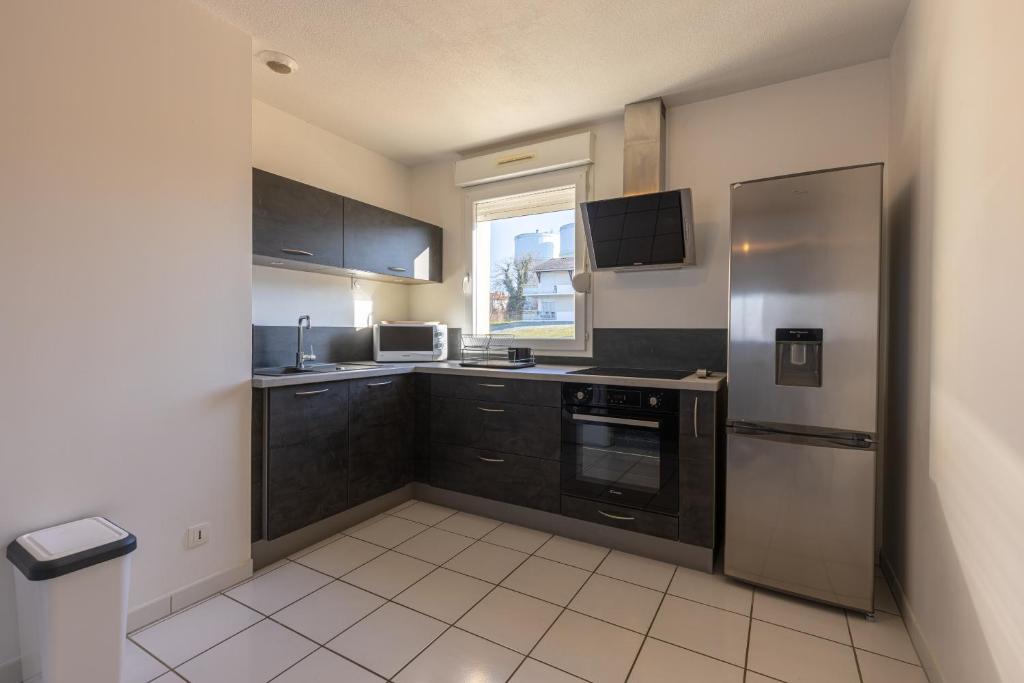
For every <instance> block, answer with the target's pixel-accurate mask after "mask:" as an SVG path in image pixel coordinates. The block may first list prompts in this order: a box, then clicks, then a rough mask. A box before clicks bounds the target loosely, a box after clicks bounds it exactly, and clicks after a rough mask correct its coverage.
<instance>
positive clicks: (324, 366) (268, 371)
mask: <svg viewBox="0 0 1024 683" xmlns="http://www.w3.org/2000/svg"><path fill="white" fill-rule="evenodd" d="M390 367H393V366H390V365H377V364H375V363H367V364H365V365H360V364H358V363H344V364H342V363H317V364H316V365H307V366H306V367H304V368H302V369H299V368H297V367H295V366H294V365H287V366H284V367H276V368H256V369H255V370H253V371H252V374H254V375H263V376H264V377H267V376H269V377H281V376H284V375H309V374H315V373H318V372H319V373H324V372H355V371H356V370H373V369H377V368H390Z"/></svg>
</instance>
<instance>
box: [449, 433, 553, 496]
mask: <svg viewBox="0 0 1024 683" xmlns="http://www.w3.org/2000/svg"><path fill="white" fill-rule="evenodd" d="M430 480H431V481H430V483H431V484H432V485H433V486H437V487H439V488H443V489H451V490H452V491H459V492H461V493H469V494H471V495H474V496H480V497H481V498H490V499H492V500H500V501H503V502H505V503H512V504H514V505H523V506H525V507H530V508H536V509H538V510H547V511H548V512H558V495H559V494H558V482H559V471H558V462H557V461H554V460H544V459H542V458H530V457H527V456H523V455H512V454H509V453H496V452H494V451H486V450H479V449H475V448H462V447H459V446H446V445H442V444H433V445H432V446H431V459H430Z"/></svg>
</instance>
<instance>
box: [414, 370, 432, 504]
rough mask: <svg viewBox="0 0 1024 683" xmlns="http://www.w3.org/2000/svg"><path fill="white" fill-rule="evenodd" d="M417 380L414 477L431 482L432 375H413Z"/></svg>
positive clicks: (417, 479) (427, 482) (425, 482)
mask: <svg viewBox="0 0 1024 683" xmlns="http://www.w3.org/2000/svg"><path fill="white" fill-rule="evenodd" d="M413 378H414V379H415V381H416V415H415V427H414V431H415V452H414V456H413V458H414V461H413V479H415V480H416V481H419V482H423V483H424V484H429V483H430V385H431V377H430V375H421V374H419V373H416V374H415V375H413Z"/></svg>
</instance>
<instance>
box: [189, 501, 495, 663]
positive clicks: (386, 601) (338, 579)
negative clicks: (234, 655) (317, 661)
mask: <svg viewBox="0 0 1024 683" xmlns="http://www.w3.org/2000/svg"><path fill="white" fill-rule="evenodd" d="M417 502H419V501H417ZM413 504H415V503H413ZM405 507H411V505H407V506H405ZM403 509H405V508H403ZM381 514H382V515H383V514H387V513H386V512H385V513H381ZM453 514H454V513H453ZM392 516H394V515H392ZM450 516H451V515H449V517H450ZM399 519H405V518H404V517H402V518H399ZM445 519H447V517H445ZM378 521H382V520H378ZM406 521H415V520H406ZM440 521H444V520H440ZM440 521H439V522H438V523H440ZM376 523H377V522H374V523H373V524H369V525H367V526H366V527H363V528H368V527H371V526H374V524H376ZM417 524H420V522H417ZM431 528H433V526H431V525H424V528H423V529H421V530H420V531H418V532H416V533H415V534H413V535H412V536H410V537H409V538H408V539H405V540H406V541H407V540H410V539H412V538H415V537H416V536H419V535H420V534H422V533H424V532H425V531H427V529H431ZM341 535H343V536H347V534H343V533H342V534H341ZM351 538H355V539H356V540H359V541H362V540H363V539H360V538H357V537H355V536H352V537H351ZM338 540H341V539H340V538H337V539H335V541H338ZM363 542H364V543H370V541H363ZM331 543H334V541H332V542H331ZM331 543H324V544H323V545H320V546H319V547H317V548H315V549H314V550H312V551H310V553H312V552H315V551H316V550H319V549H320V548H324V547H327V546H328V545H331ZM402 543H405V541H402ZM370 544H371V545H374V546H376V547H378V548H383V549H384V550H385V552H387V551H388V550H391V548H387V547H385V546H381V545H377V544H376V543H370ZM399 545H401V543H400V544H399ZM310 553H303V555H301V556H300V558H301V557H305V556H306V555H308V554H310ZM384 554H385V553H381V554H380V555H377V556H375V557H372V558H370V559H369V560H367V561H366V562H363V563H362V564H360V565H358V566H356V567H353V568H352V569H351V570H349V571H348V572H346V573H345V574H343V575H342V576H347V575H348V574H350V573H352V572H354V571H356V570H357V569H359V568H360V567H363V566H364V565H366V564H369V563H370V562H373V561H374V560H375V559H377V558H378V557H381V556H382V555H384ZM406 557H412V556H411V555H407V556H406ZM284 559H285V560H287V562H290V563H294V564H298V565H300V566H302V567H304V568H306V569H309V570H311V571H314V572H316V573H318V574H321V575H322V576H326V577H328V578H330V579H331V581H329V582H328V583H326V584H324V585H323V586H321V587H320V588H317V589H316V590H314V591H311V592H310V593H307V594H305V595H303V596H302V597H300V598H298V599H297V600H294V601H292V602H290V603H288V604H287V605H285V606H283V607H281V608H280V609H278V610H276V611H274V612H273V613H271V615H267V616H265V620H267V621H271V622H273V623H274V624H277V625H278V626H281V627H282V628H285V629H287V630H289V631H291V632H293V633H295V634H297V635H299V636H301V637H302V638H304V639H306V640H308V641H310V642H311V643H313V644H314V645H316V648H315V649H314V650H313V651H312V652H310V653H309V654H308V655H306V656H305V657H302V658H300V659H299V660H298V661H296V662H294V663H292V664H291V665H289V666H288V667H287V668H286V669H285V670H284V671H282V672H281V673H279V674H277V675H276V676H274V677H273V678H272V679H271V680H274V679H275V678H278V677H280V676H282V675H283V674H284V673H285V671H288V669H291V668H292V667H294V666H296V665H297V664H298V663H299V662H301V661H302V660H304V659H306V658H307V657H310V656H312V655H313V654H314V653H315V652H316V651H317V650H320V649H324V650H327V651H328V652H330V653H332V654H335V655H337V656H339V657H341V658H342V659H344V660H345V661H348V662H351V663H353V664H355V665H356V666H358V667H359V668H361V669H363V670H365V671H369V672H370V673H372V674H373V675H375V676H378V677H379V676H380V674H378V673H377V672H376V671H373V670H372V669H370V668H368V667H366V666H364V665H363V664H360V663H359V662H357V661H355V660H353V659H350V658H349V657H346V656H345V655H343V654H341V653H340V652H337V651H335V650H332V649H331V648H329V647H327V644H326V643H325V644H320V643H319V642H317V641H316V640H313V639H312V638H310V637H309V636H307V635H305V634H304V633H301V632H299V631H296V630H295V629H293V628H291V627H290V626H288V625H287V624H284V623H282V622H280V621H278V620H277V619H274V618H273V615H276V614H278V613H280V612H282V611H284V610H285V609H288V608H289V607H291V606H292V605H294V604H295V603H297V602H300V601H302V600H305V599H306V598H308V597H309V596H311V595H313V594H314V593H316V592H318V591H320V590H322V589H324V588H326V587H327V586H330V585H331V584H332V583H334V582H339V583H344V584H345V585H346V586H351V587H353V588H356V589H358V590H362V591H365V592H367V593H369V594H370V595H373V596H374V597H377V598H380V599H382V600H384V602H383V603H381V604H380V605H378V606H377V607H375V608H374V609H372V610H370V611H369V612H367V613H366V614H364V615H363V616H362V617H360V618H359V619H357V620H356V621H354V622H352V623H351V624H349V625H348V626H347V627H346V628H344V629H342V630H341V631H340V632H339V633H338V634H336V635H334V636H332V637H331V638H330V639H328V641H327V642H330V641H332V640H334V639H335V638H338V637H339V636H341V635H342V634H343V633H345V632H347V631H348V630H349V629H352V628H354V627H355V626H356V625H357V624H359V623H360V622H362V621H363V620H365V619H367V618H368V617H370V615H372V614H375V613H376V612H378V611H380V609H381V608H383V607H384V606H385V605H387V604H389V603H393V604H396V605H398V606H400V607H405V605H401V604H400V603H394V602H393V600H391V599H390V598H386V597H384V596H383V595H378V594H377V593H374V592H373V591H368V590H366V589H365V588H362V587H360V586H356V585H355V584H351V583H348V582H346V581H342V579H341V577H334V576H331V575H330V574H327V573H326V572H321V571H319V570H317V569H314V568H313V567H307V566H306V565H304V564H302V563H301V562H298V561H296V560H297V559H299V558H296V560H292V559H291V558H290V557H286V558H284ZM413 559H419V558H413ZM420 561H421V562H426V560H420ZM430 564H433V563H430ZM284 566H286V565H282V567H284ZM439 568H440V565H435V566H434V568H433V569H431V570H430V571H429V572H427V573H426V574H424V575H423V576H422V577H420V578H419V579H417V580H416V581H414V582H413V583H411V584H409V586H407V587H406V588H405V589H404V590H403V591H400V592H399V593H398V594H396V596H395V597H397V596H398V595H400V594H401V593H402V592H404V591H405V590H408V589H409V588H412V587H413V586H414V585H416V584H417V583H419V582H420V581H422V580H423V579H425V578H427V577H428V576H430V575H431V574H433V573H434V572H435V571H437V569H439ZM278 569H281V567H277V568H276V569H273V570H271V571H269V572H267V574H271V573H273V572H275V571H277V570H278ZM267 574H263V575H262V576H266V575H267ZM254 578H259V577H254ZM252 580H254V579H249V580H248V581H244V582H242V583H240V584H238V586H241V585H244V584H245V583H249V581H252ZM234 588H237V586H232V587H231V588H229V589H228V590H233V589H234ZM489 592H490V591H488V593H489ZM224 597H226V598H228V599H230V600H234V601H235V602H237V603H238V604H240V605H243V606H245V607H248V608H249V609H252V607H249V605H246V604H245V603H243V602H241V601H240V600H237V599H235V598H233V597H231V596H230V595H227V593H226V591H225V592H224ZM485 597H486V596H485ZM481 599H482V598H481ZM406 609H411V608H409V607H406ZM254 611H257V613H259V614H262V613H260V612H258V610H254ZM413 611H416V612H417V613H418V614H423V616H426V617H429V618H431V619H435V620H436V621H441V620H440V619H437V618H436V617H431V616H430V615H429V614H424V613H422V612H418V611H417V610H413ZM257 623H259V622H257ZM441 623H445V622H443V621H441ZM253 626H255V624H253ZM244 630H246V629H243V631H244ZM446 631H447V629H445V631H442V632H441V634H439V635H438V638H440V637H441V635H444V633H445V632H446ZM239 633H242V631H239ZM235 635H238V633H236V634H235ZM231 637H232V638H233V637H234V636H231ZM228 640H230V638H229V639H228ZM436 640H437V639H436V638H435V639H434V640H432V641H431V642H430V643H429V644H428V645H427V647H430V645H432V644H433V643H434V642H435V641H436ZM222 642H226V641H222ZM218 644H220V643H218ZM215 647H216V646H215ZM424 649H425V648H424ZM196 656H197V657H198V656H199V655H196ZM416 656H417V657H418V656H419V653H417V655H416ZM189 661H191V660H189ZM410 661H411V660H410ZM176 673H177V672H176ZM395 675H398V674H397V673H396V674H395ZM268 683H269V682H268Z"/></svg>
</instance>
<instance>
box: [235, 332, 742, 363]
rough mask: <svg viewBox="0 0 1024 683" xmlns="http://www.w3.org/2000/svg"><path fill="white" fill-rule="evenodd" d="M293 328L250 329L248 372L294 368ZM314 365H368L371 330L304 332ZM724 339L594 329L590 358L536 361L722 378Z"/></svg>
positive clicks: (720, 335) (455, 341) (451, 342)
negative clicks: (709, 373)
mask: <svg viewBox="0 0 1024 683" xmlns="http://www.w3.org/2000/svg"><path fill="white" fill-rule="evenodd" d="M295 335H296V332H295V326H294V325H288V326H263V325H254V326H253V328H252V364H253V367H256V368H262V367H273V366H278V365H291V364H292V363H294V362H295ZM461 338H462V330H460V329H459V328H457V327H452V328H449V329H448V357H449V358H450V359H452V360H457V359H458V358H459V357H460V353H459V349H460V347H461V342H460V340H461ZM306 343H307V345H308V344H310V343H312V344H313V350H314V352H315V353H316V357H317V362H324V363H332V362H340V361H357V360H373V330H372V329H371V328H369V327H362V328H356V327H313V328H311V329H309V330H308V331H307V332H306ZM727 348H728V335H727V332H726V330H725V329H724V328H713V329H675V328H653V329H631V328H614V327H599V328H596V329H595V330H594V355H593V358H581V357H579V356H547V355H538V357H537V360H538V362H541V363H559V364H561V365H580V366H589V365H600V366H604V367H619V368H646V369H652V370H665V369H679V370H692V369H696V368H707V369H709V370H715V371H716V372H725V369H726V367H725V365H726V363H725V361H726V350H727Z"/></svg>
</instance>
